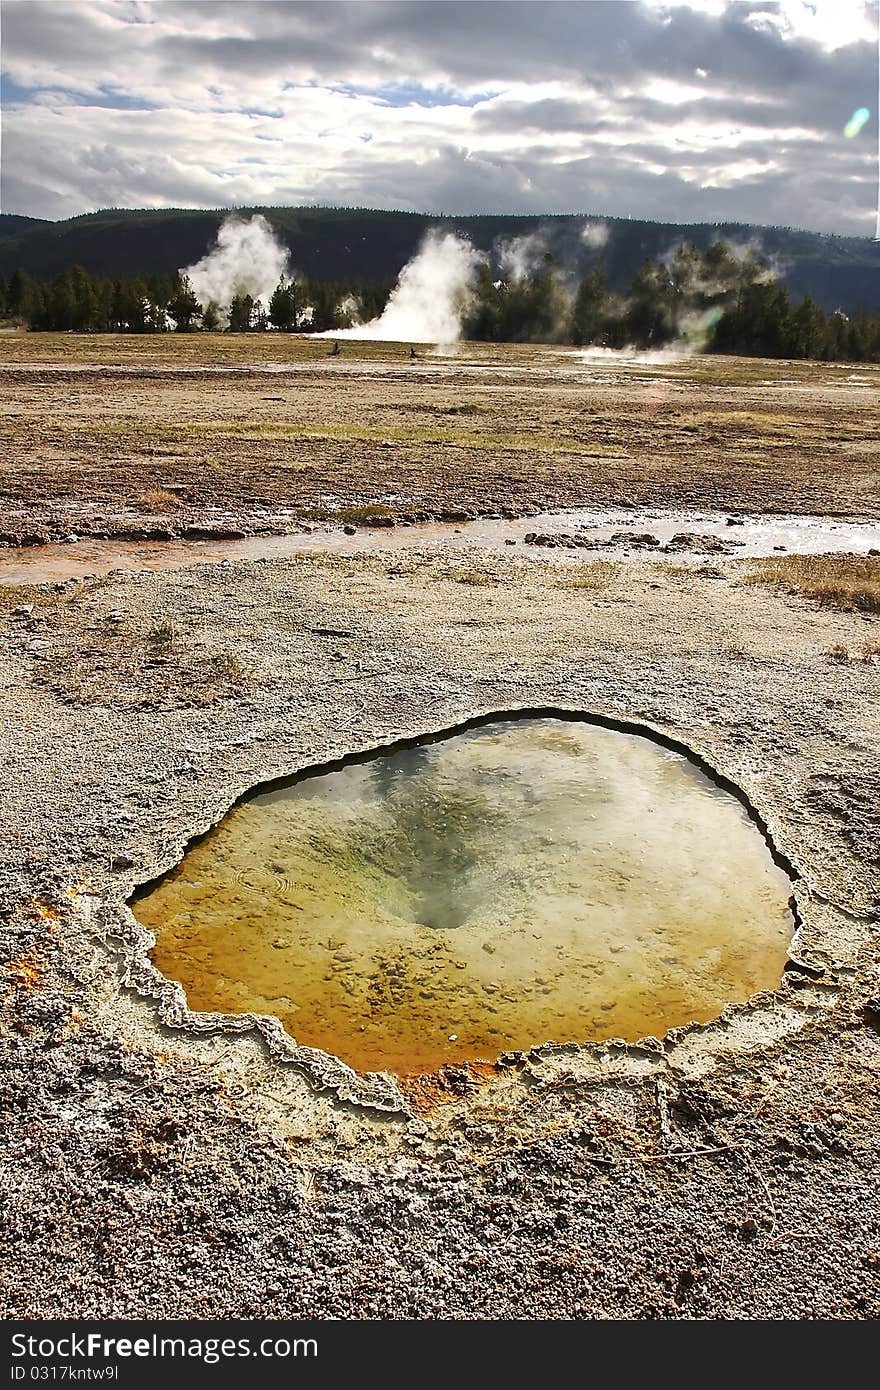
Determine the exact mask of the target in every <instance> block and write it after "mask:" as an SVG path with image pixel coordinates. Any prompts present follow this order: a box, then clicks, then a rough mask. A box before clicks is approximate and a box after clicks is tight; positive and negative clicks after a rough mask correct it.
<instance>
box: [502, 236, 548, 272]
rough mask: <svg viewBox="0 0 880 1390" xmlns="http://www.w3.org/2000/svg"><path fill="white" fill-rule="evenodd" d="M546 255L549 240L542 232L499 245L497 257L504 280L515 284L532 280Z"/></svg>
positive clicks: (515, 238)
mask: <svg viewBox="0 0 880 1390" xmlns="http://www.w3.org/2000/svg"><path fill="white" fill-rule="evenodd" d="M546 254H547V238H546V237H545V235H544V233H543V231H541V230H539V231H537V232H527V233H525V234H524V235H523V236H518V237H514V238H513V239H512V240H510V241H502V242H499V243H497V249H496V255H497V257H498V266H499V269H500V271H501V275H502V279H504V280H508V281H511V282H512V283H513V284H521V283H522V281H523V280H530V279H531V277H532V275H533V274H534V272H535V271H536V270H537V269H538V268H539V266H540V265H541V262H542V261H543V260H544V257H545V256H546Z"/></svg>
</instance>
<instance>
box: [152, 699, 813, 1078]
mask: <svg viewBox="0 0 880 1390" xmlns="http://www.w3.org/2000/svg"><path fill="white" fill-rule="evenodd" d="M790 893H791V882H790V879H789V878H788V876H787V875H786V874H785V873H784V872H783V870H782V869H781V868H779V867H778V866H777V864H776V863H775V862H774V859H773V858H772V857H771V854H770V851H769V849H768V846H767V843H766V841H765V839H764V837H763V835H762V833H761V832H760V830H759V829H758V827H757V826H756V825H755V823H754V822H753V821H752V820H751V819H750V818H749V816H748V814H747V812H746V810H745V809H744V807H743V806H742V805H741V804H740V802H739V801H738V800H737V799H736V798H735V797H734V796H732V795H731V794H730V793H729V792H727V791H724V790H722V789H721V788H720V787H719V786H718V785H716V783H714V782H713V781H712V780H711V779H710V778H709V777H708V776H707V775H706V774H705V773H704V772H702V771H701V770H700V768H699V767H698V766H697V765H696V764H695V763H694V762H692V761H691V760H690V759H688V758H687V757H685V756H683V755H682V754H680V753H677V752H673V751H670V750H669V749H667V748H665V747H662V746H660V745H659V744H657V743H655V742H653V741H652V740H651V739H649V738H647V737H642V736H639V735H637V734H632V733H624V732H620V731H618V730H615V729H609V728H606V727H600V726H597V725H595V724H591V723H587V722H585V721H582V720H577V719H562V718H543V717H541V718H520V719H507V720H500V721H497V722H494V723H488V724H483V725H481V726H480V727H477V728H470V729H467V730H466V731H463V732H459V733H456V734H453V735H450V736H447V737H437V738H434V739H431V740H427V741H425V742H422V743H420V744H419V745H417V746H411V747H406V748H398V749H397V750H396V751H388V752H379V753H376V754H374V755H371V756H368V757H361V758H356V759H352V760H351V761H350V762H348V763H347V764H345V765H338V764H337V765H336V766H335V767H334V768H333V770H330V771H316V772H312V773H309V774H306V775H303V776H300V777H298V778H296V779H292V780H291V781H289V782H287V783H286V784H278V785H276V786H274V787H271V788H270V789H268V790H265V791H262V792H258V793H257V794H254V795H251V796H249V797H248V798H246V799H245V800H243V801H242V802H240V803H238V804H237V805H236V806H235V807H234V808H233V809H232V810H231V811H230V812H229V814H228V815H227V816H226V817H225V818H224V819H223V820H222V821H221V822H220V824H219V825H218V826H217V827H215V829H213V830H212V831H210V832H209V833H208V834H207V835H206V836H204V837H203V838H201V839H200V840H199V841H197V842H195V843H194V844H193V845H192V846H191V847H190V848H189V850H188V851H187V853H186V854H185V856H184V858H183V859H182V861H181V862H180V864H179V865H178V866H177V867H176V868H175V869H173V870H172V871H171V872H170V873H169V874H167V875H166V876H165V877H164V878H162V879H160V880H158V881H157V882H156V883H154V884H151V885H147V886H146V887H145V888H143V889H142V890H140V892H139V893H138V894H137V895H136V898H135V900H134V901H133V903H132V908H133V911H134V913H135V916H136V917H137V918H138V920H139V921H140V922H141V923H143V925H144V926H146V927H147V928H148V929H149V930H150V931H151V932H152V933H153V934H154V935H155V941H156V944H155V949H154V950H153V952H152V959H153V961H154V964H155V965H156V967H157V968H158V969H159V970H160V971H161V972H162V973H163V974H164V975H165V976H167V977H168V978H170V979H174V980H178V981H180V982H181V983H182V984H183V986H184V988H185V990H186V993H187V998H188V1001H189V1006H190V1008H191V1009H193V1010H220V1011H223V1012H226V1013H237V1012H243V1011H253V1012H256V1013H263V1014H274V1015H276V1016H277V1017H278V1018H280V1019H281V1021H282V1022H283V1024H284V1026H285V1028H286V1029H287V1031H288V1032H289V1033H290V1034H291V1035H292V1036H293V1037H294V1038H295V1039H296V1040H297V1042H299V1043H301V1044H305V1045H308V1046H311V1047H317V1048H322V1049H324V1050H325V1051H327V1052H330V1053H333V1054H334V1055H336V1056H338V1057H340V1058H342V1060H343V1061H345V1062H348V1063H349V1064H350V1065H351V1066H353V1067H355V1068H356V1069H358V1070H360V1071H379V1070H388V1071H391V1072H395V1073H398V1074H409V1073H414V1072H426V1071H431V1070H434V1069H435V1068H436V1067H437V1066H438V1065H440V1064H441V1063H444V1062H462V1061H472V1060H479V1059H486V1060H492V1059H494V1058H496V1057H497V1056H498V1055H499V1054H500V1053H501V1052H503V1051H505V1050H509V1049H523V1048H528V1047H530V1046H533V1045H535V1044H537V1043H541V1042H546V1041H555V1042H567V1041H577V1042H585V1041H588V1040H599V1039H602V1038H607V1037H622V1038H626V1039H629V1040H634V1039H637V1038H639V1037H641V1036H644V1035H646V1034H655V1035H656V1034H663V1033H664V1032H666V1031H667V1030H668V1029H669V1028H671V1027H673V1026H676V1025H679V1024H684V1023H687V1022H690V1021H707V1020H709V1019H710V1018H713V1017H714V1016H715V1015H717V1014H718V1013H719V1012H720V1011H721V1009H722V1008H723V1006H724V1005H725V1004H726V1003H728V1002H730V1001H734V1000H741V999H745V998H747V997H748V996H749V995H751V994H753V993H755V992H756V991H758V990H760V989H765V988H774V987H775V986H776V985H777V984H778V982H779V978H780V975H781V972H782V969H783V967H784V964H785V956H786V947H787V945H788V943H789V940H790V937H791V933H792V929H793V925H794V923H793V918H792V913H791V910H790V907H789V901H790Z"/></svg>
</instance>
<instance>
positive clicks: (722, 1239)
mask: <svg viewBox="0 0 880 1390" xmlns="http://www.w3.org/2000/svg"><path fill="white" fill-rule="evenodd" d="M747 568H748V566H747V565H746V564H745V563H744V562H738V561H736V560H733V559H729V558H727V557H719V558H718V559H717V560H715V559H713V561H712V563H711V564H710V565H703V566H701V567H691V568H689V569H682V570H679V569H677V568H675V567H665V568H661V567H660V566H656V565H652V564H651V563H649V562H648V561H647V560H645V561H634V562H631V563H627V564H625V565H624V564H617V565H615V564H613V563H606V564H602V563H599V564H597V565H592V566H583V567H582V568H571V569H565V568H564V567H563V568H560V566H559V565H558V564H557V565H551V564H545V563H544V562H542V561H540V560H538V561H533V562H531V563H529V564H527V565H526V564H524V562H523V561H522V560H520V559H519V558H518V557H517V556H515V555H510V556H507V555H499V554H498V553H490V552H485V553H475V554H468V555H451V554H450V555H446V556H443V555H441V556H437V557H434V558H427V557H425V556H419V555H416V554H414V553H407V552H398V553H396V554H395V555H394V556H393V557H389V556H382V555H381V554H378V553H376V554H374V555H371V554H369V553H366V554H359V555H358V556H356V557H351V558H345V557H342V556H329V555H328V556H321V555H310V556H301V557H299V558H296V559H292V560H286V561H273V562H254V563H249V564H248V563H232V564H230V563H227V564H219V565H206V566H204V567H201V568H198V569H188V570H178V571H173V572H171V573H165V574H161V575H151V574H137V573H123V572H115V573H114V574H112V575H110V576H108V577H107V578H105V579H101V580H97V581H92V582H79V583H77V582H73V583H71V584H68V585H64V586H55V587H53V586H46V587H43V588H39V589H20V590H17V591H15V590H4V591H2V593H0V605H2V607H0V634H2V653H0V663H2V664H0V699H2V702H3V718H2V723H0V749H2V757H3V770H4V775H3V782H2V801H0V825H2V834H3V839H4V842H5V845H6V852H5V855H4V857H3V860H4V862H3V866H2V879H0V922H2V931H0V944H2V958H3V979H4V985H5V994H4V1000H3V1011H2V1016H0V1042H2V1048H3V1062H2V1070H0V1111H2V1121H3V1132H4V1149H5V1159H4V1164H3V1172H2V1190H3V1200H2V1204H0V1229H2V1236H3V1250H4V1255H3V1258H2V1283H0V1298H2V1311H3V1313H4V1314H5V1316H7V1317H22V1316H28V1317H58V1316H67V1317H80V1318H87V1317H88V1318H91V1317H98V1318H101V1317H113V1316H116V1317H136V1316H145V1317H151V1318H152V1317H170V1318H176V1317H222V1318H236V1317H244V1318H246V1317H256V1316H263V1317H269V1318H288V1317H295V1318H317V1319H324V1318H419V1319H423V1318H448V1319H456V1318H490V1319H499V1318H524V1319H533V1318H566V1319H571V1318H603V1319H605V1318H677V1317H683V1318H734V1319H736V1318H749V1319H752V1318H762V1319H763V1318H823V1319H826V1318H834V1319H837V1318H874V1317H877V1316H878V1314H880V1214H878V1208H877V1197H876V1193H877V1186H878V1169H880V1139H878V1133H880V1131H878V1125H877V1119H878V1102H880V1095H878V1085H877V1076H878V1062H880V1001H878V995H880V984H878V952H877V924H878V907H880V896H878V877H877V866H878V850H877V846H878V843H880V836H878V831H880V810H878V807H880V756H878V738H877V735H878V724H880V703H878V700H877V679H878V667H877V665H876V661H875V660H863V659H859V658H858V656H857V653H858V652H859V650H860V648H861V646H862V644H864V643H866V642H871V641H874V642H876V639H877V635H878V620H877V619H876V618H873V619H872V618H870V617H867V616H862V615H858V614H849V613H834V612H828V611H824V610H820V609H817V608H814V607H813V606H812V605H811V604H810V603H808V602H806V601H804V600H802V599H799V598H797V597H794V596H787V595H785V594H782V593H780V592H778V591H773V590H765V589H761V588H756V587H749V586H744V585H743V584H742V583H741V579H742V575H743V573H744V571H745V570H746V569H747ZM328 632H329V634H330V635H326V634H328ZM339 634H351V635H339ZM841 646H842V647H845V648H846V649H847V650H848V651H849V652H851V653H852V659H850V660H846V661H844V660H841V659H835V658H834V657H833V656H831V655H829V652H830V650H831V649H832V648H834V647H841ZM536 707H554V708H559V709H567V710H576V711H588V712H593V713H595V714H597V715H601V716H605V717H608V718H613V719H620V720H627V721H634V722H636V723H638V724H640V725H643V726H645V727H648V728H650V729H652V730H656V731H658V732H660V733H663V734H665V735H666V736H668V737H670V738H672V739H674V740H676V741H678V742H679V743H681V744H684V745H686V746H687V747H689V748H691V749H693V750H694V751H695V752H697V753H698V754H699V755H700V756H702V757H703V758H705V759H706V761H707V762H708V763H709V764H711V765H712V766H713V767H715V768H716V769H717V770H718V771H719V773H721V774H722V775H723V776H725V777H727V778H729V779H731V780H732V781H733V782H735V783H736V784H737V785H738V786H739V787H741V788H742V789H743V791H744V793H745V794H746V795H747V796H748V798H749V800H750V802H751V804H752V806H753V807H754V808H755V809H756V811H757V812H758V813H759V814H760V816H761V817H762V818H763V820H764V821H765V823H766V825H767V826H768V828H769V832H770V834H771V836H772V839H773V842H774V844H775V846H776V848H777V850H778V851H779V852H780V853H781V854H782V855H784V856H785V857H786V858H787V860H788V861H790V863H791V865H792V866H793V869H794V871H795V872H796V874H797V884H796V889H795V893H796V899H797V905H798V912H799V917H800V921H801V926H800V929H799V931H798V933H797V935H796V938H795V940H794V942H793V945H792V960H791V968H789V969H788V970H786V972H785V975H784V977H783V979H782V981H781V982H780V987H779V989H778V990H777V991H776V992H768V993H764V994H761V995H759V996H756V997H755V998H753V999H752V1000H750V1001H740V1002H739V1003H735V1002H733V1003H732V1004H731V1007H730V1008H729V1009H728V1010H727V1011H726V1012H725V1014H724V1015H723V1017H722V1018H720V1019H719V1020H717V1021H716V1022H714V1023H712V1024H709V1025H706V1026H700V1027H693V1028H690V1029H680V1030H677V1031H676V1032H675V1033H673V1034H670V1035H668V1036H667V1037H666V1038H665V1039H664V1040H662V1041H658V1040H655V1039H645V1040H642V1042H641V1043H639V1044H638V1045H630V1046H627V1045H626V1044H623V1043H620V1042H614V1041H611V1042H608V1043H605V1044H602V1045H587V1046H576V1045H573V1044H572V1045H562V1046H537V1047H536V1048H535V1049H534V1050H533V1051H532V1052H530V1053H528V1054H517V1055H511V1056H505V1057H503V1058H502V1059H500V1061H499V1063H498V1064H497V1065H495V1066H486V1067H475V1068H470V1069H468V1068H453V1069H449V1070H447V1071H446V1072H444V1073H441V1074H439V1075H437V1076H435V1077H433V1078H425V1079H422V1080H421V1081H419V1080H415V1079H412V1078H410V1079H407V1080H404V1081H400V1082H399V1081H398V1080H397V1079H395V1078H393V1077H388V1076H374V1077H366V1078H363V1077H358V1076H357V1075H356V1074H355V1073H353V1072H351V1071H350V1070H349V1069H348V1068H347V1067H345V1065H344V1064H343V1063H341V1062H339V1061H334V1060H333V1059H330V1058H327V1057H324V1056H323V1055H322V1054H320V1053H316V1052H314V1051H312V1050H310V1049H308V1048H300V1047H297V1046H296V1045H295V1043H294V1042H293V1041H292V1040H290V1039H287V1038H286V1036H285V1035H284V1034H283V1033H282V1032H281V1030H280V1026H279V1025H277V1024H275V1025H273V1024H272V1023H271V1022H270V1021H265V1020H262V1021H261V1020H255V1019H252V1018H248V1017H244V1018H237V1019H223V1018H220V1017H217V1016H210V1015H199V1016H193V1015H189V1014H188V1013H187V1011H186V1007H185V1000H184V998H183V996H182V992H181V991H180V989H179V987H176V986H174V985H171V984H169V983H167V982H163V981H162V980H160V979H159V978H158V977H157V976H156V975H155V973H154V972H153V971H152V968H151V966H150V965H149V962H148V960H147V958H146V954H145V952H146V950H147V948H148V946H149V941H148V940H147V939H145V937H144V935H143V934H142V933H141V931H140V929H139V928H138V927H137V925H136V923H135V922H134V919H133V918H132V916H131V914H130V912H129V911H128V909H127V907H126V899H127V897H128V896H129V894H130V893H131V891H132V889H133V887H134V885H135V884H137V883H140V882H144V881H146V880H148V879H150V878H152V877H153V876H154V875H155V874H157V873H158V872H160V871H162V870H163V869H165V868H167V867H169V866H170V865H171V864H172V863H174V862H175V861H176V860H177V859H178V858H179V856H180V854H181V852H182V850H183V847H184V846H185V844H186V842H187V841H188V840H189V839H190V838H191V837H192V836H193V835H194V834H196V833H198V832H199V831H201V830H203V829H205V828H206V827H207V826H209V825H210V824H212V823H214V822H215V821H216V820H217V819H218V818H219V817H220V816H221V815H222V814H223V813H224V811H225V810H226V809H227V808H228V807H229V805H230V804H231V802H232V801H233V800H234V799H235V798H236V797H237V796H238V795H239V794H240V793H241V792H243V791H244V790H245V789H247V788H249V787H252V786H253V785H255V784H256V783H258V782H260V781H261V780H263V779H266V778H269V777H274V776H278V775H281V774H285V773H289V772H292V771H294V770H296V769H298V768H301V767H304V766H306V765H310V764H315V763H320V762H321V761H323V760H326V759H328V758H332V757H334V756H338V755H340V754H342V753H345V752H350V751H355V750H358V749H365V748H370V747H373V746H376V745H378V744H381V743H384V742H388V741H390V740H393V739H395V738H399V737H409V736H414V735H418V734H420V733H423V732H426V731H429V730H436V729H441V728H447V727H451V726H453V725H455V724H457V723H459V722H461V721H463V720H466V719H469V718H472V717H474V716H477V715H481V714H486V713H489V712H492V711H511V710H516V709H522V708H536ZM536 1042H540V1040H536Z"/></svg>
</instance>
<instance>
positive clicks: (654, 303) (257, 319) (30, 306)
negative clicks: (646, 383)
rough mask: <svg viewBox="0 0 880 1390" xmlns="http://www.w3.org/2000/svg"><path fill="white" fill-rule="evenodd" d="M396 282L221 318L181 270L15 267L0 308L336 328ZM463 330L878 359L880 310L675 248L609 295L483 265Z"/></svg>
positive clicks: (235, 304) (308, 292) (367, 311)
mask: <svg viewBox="0 0 880 1390" xmlns="http://www.w3.org/2000/svg"><path fill="white" fill-rule="evenodd" d="M390 290H391V286H390V284H378V283H363V282H358V283H356V284H342V283H324V282H321V281H309V280H305V279H302V278H298V279H297V278H287V277H285V278H282V279H281V280H280V281H279V283H278V285H277V286H276V288H275V290H274V291H273V293H272V295H271V296H270V298H269V300H268V303H267V304H266V305H265V306H264V305H263V304H261V303H260V302H259V301H256V300H255V299H253V298H252V297H251V296H250V295H247V294H244V293H239V294H236V295H235V296H234V298H233V299H232V302H231V304H230V305H229V306H228V307H227V309H226V311H225V312H223V313H221V311H220V309H219V308H218V307H217V306H216V305H214V304H201V303H200V302H199V300H198V298H197V297H196V295H195V293H194V291H193V288H192V286H191V284H190V283H189V281H188V280H187V278H186V276H185V275H180V274H178V275H174V276H134V277H129V278H111V277H107V276H101V275H93V274H90V273H89V272H88V271H86V270H84V269H83V268H82V267H81V266H74V267H72V268H70V269H68V270H65V271H63V272H62V273H61V274H60V275H58V276H56V277H55V279H54V280H51V281H41V280H36V279H32V278H31V277H30V276H29V275H28V274H27V273H26V272H25V271H23V270H16V271H15V272H14V273H13V274H12V275H11V276H10V277H9V279H8V280H3V279H2V277H0V314H2V315H3V316H4V317H6V318H7V319H13V320H17V321H19V322H23V323H25V324H26V325H27V326H28V327H29V328H31V329H33V330H35V331H40V330H52V331H56V332H59V331H60V332H65V331H73V332H80V333H108V332H109V333H157V332H168V331H176V332H179V333H188V332H195V331H202V332H211V331H218V330H220V329H228V330H229V331H232V332H262V331H265V330H267V329H274V330H276V331H280V332H285V333H296V332H326V331H331V332H332V331H333V330H334V329H343V328H346V327H348V326H349V325H350V324H351V323H352V322H355V321H360V322H367V321H369V320H370V319H373V318H376V317H378V316H379V315H380V314H381V312H382V310H383V308H384V307H385V304H386V302H387V298H388V295H389V293H390ZM462 330H463V334H464V336H465V337H466V338H471V339H476V340H481V341H484V342H498V343H507V342H551V343H566V344H570V345H573V346H576V347H590V346H597V347H606V348H623V347H636V348H640V349H650V348H662V347H665V346H668V345H669V344H672V343H680V342H684V343H685V344H688V345H689V346H691V347H692V348H695V349H697V350H702V351H710V352H720V353H731V354H742V355H745V356H758V357H781V358H812V359H821V360H826V361H838V360H840V361H880V313H873V314H868V313H864V314H861V315H857V316H854V317H847V316H846V315H845V314H842V313H840V312H834V313H827V312H826V311H825V310H824V309H822V308H821V306H820V305H818V304H816V303H815V302H814V301H813V300H812V299H811V298H810V296H809V295H807V296H805V297H804V298H803V299H802V300H801V301H800V302H799V303H796V302H795V301H794V300H793V299H792V296H791V294H790V292H789V290H788V288H787V287H786V286H785V285H784V284H783V283H781V281H780V280H778V279H777V278H776V277H775V276H774V274H773V273H772V271H771V269H770V267H769V266H768V265H767V264H766V263H765V262H763V261H762V260H761V259H760V258H758V257H756V256H754V255H752V254H742V253H740V252H737V251H736V250H734V249H732V248H731V247H730V246H728V245H726V244H725V243H724V242H715V243H714V244H713V245H711V246H709V247H708V248H707V249H706V250H704V251H700V250H698V249H697V248H696V247H694V246H691V245H689V244H687V243H683V244H681V245H679V246H678V247H677V248H676V249H675V250H674V251H673V252H672V253H671V254H670V255H669V256H667V257H665V258H662V259H656V260H648V261H646V262H645V263H644V264H643V265H642V267H641V268H640V270H639V271H638V272H637V274H636V275H635V277H634V279H633V281H632V284H631V285H630V288H629V290H628V292H626V293H624V294H620V293H615V292H612V291H610V290H609V289H608V286H607V283H606V279H605V273H604V269H603V267H602V265H601V264H597V265H595V266H594V267H593V268H592V269H591V270H590V271H589V272H588V273H587V274H586V275H584V276H583V277H582V278H581V279H580V281H579V282H577V283H575V284H572V282H571V280H570V278H569V277H568V276H567V275H566V274H565V272H564V269H563V268H561V267H560V266H558V265H557V264H556V262H555V261H554V258H553V257H552V256H551V255H546V256H544V257H542V258H539V259H538V261H537V263H536V264H534V265H532V266H530V267H528V269H527V270H525V271H523V270H522V268H520V271H519V273H518V274H517V275H515V276H514V275H510V274H508V275H507V276H504V275H500V276H499V275H498V273H497V271H493V267H492V265H491V263H490V262H488V261H487V262H485V263H484V264H483V265H482V266H481V267H480V270H479V272H478V275H477V278H476V282H475V284H474V286H473V287H472V290H471V293H470V294H469V295H468V296H467V298H466V302H465V304H464V306H463V314H462Z"/></svg>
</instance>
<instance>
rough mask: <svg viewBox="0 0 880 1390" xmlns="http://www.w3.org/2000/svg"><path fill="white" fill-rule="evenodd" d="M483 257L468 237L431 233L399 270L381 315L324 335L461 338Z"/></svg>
mask: <svg viewBox="0 0 880 1390" xmlns="http://www.w3.org/2000/svg"><path fill="white" fill-rule="evenodd" d="M482 260H483V257H482V255H481V253H480V252H479V251H475V250H474V248H473V246H472V245H471V243H470V242H469V241H468V240H466V238H465V237H462V236H458V235H456V234H455V233H454V232H439V231H437V230H436V229H434V230H432V231H429V232H428V234H427V236H426V237H425V239H424V241H423V242H422V244H421V246H420V248H419V250H418V252H417V253H416V255H415V256H413V258H412V260H411V261H407V263H406V265H405V266H404V267H403V270H402V271H401V272H400V277H399V279H398V281H397V284H396V286H395V287H394V289H393V290H392V292H391V295H390V297H389V299H388V303H387V304H386V305H385V308H384V310H383V312H382V314H381V315H380V317H379V318H377V319H373V320H372V321H371V322H370V323H362V324H355V325H354V326H353V327H351V328H344V329H341V330H340V331H339V332H333V333H325V334H322V335H321V336H322V337H325V338H326V337H331V338H372V339H375V340H376V341H377V342H385V343H443V344H446V343H454V342H457V341H458V339H459V338H460V336H461V321H462V315H463V313H464V311H465V310H466V308H467V306H468V304H469V303H470V300H471V297H472V291H473V283H474V277H475V275H476V272H477V267H478V266H479V265H480V263H481V261H482Z"/></svg>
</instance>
